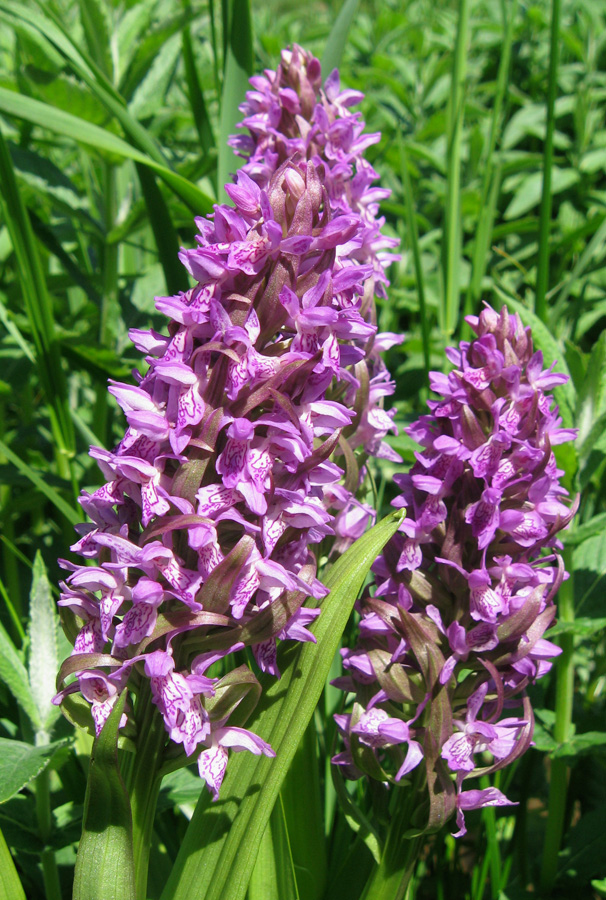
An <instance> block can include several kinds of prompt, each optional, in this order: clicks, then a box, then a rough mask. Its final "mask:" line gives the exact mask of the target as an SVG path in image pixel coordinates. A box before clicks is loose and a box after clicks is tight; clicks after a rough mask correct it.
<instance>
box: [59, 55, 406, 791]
mask: <svg viewBox="0 0 606 900" xmlns="http://www.w3.org/2000/svg"><path fill="white" fill-rule="evenodd" d="M251 85H252V90H251V91H249V93H248V95H247V99H246V101H245V104H244V106H243V111H244V114H245V120H244V127H245V128H246V129H247V130H248V133H247V134H244V135H240V136H238V137H237V138H234V139H233V141H232V143H233V145H234V146H235V147H237V149H238V152H240V153H243V154H244V155H245V156H246V157H247V162H246V164H245V165H244V166H243V167H242V169H241V170H240V171H239V172H238V173H237V175H236V176H235V179H234V183H233V184H230V185H227V186H226V192H227V194H228V196H229V197H230V200H231V202H232V205H216V206H215V207H214V211H213V213H212V214H211V215H209V216H207V217H206V218H198V219H197V220H196V224H197V227H198V231H199V233H198V236H197V242H196V246H195V247H193V248H190V249H183V250H182V251H181V253H180V254H179V255H180V259H181V261H182V263H183V265H184V266H185V268H186V269H187V271H188V272H189V274H190V275H191V276H192V278H193V279H194V280H195V282H196V283H195V285H194V286H193V287H192V288H190V289H189V290H187V291H185V292H182V293H179V294H178V295H176V296H173V297H158V298H156V307H157V309H158V310H159V312H161V313H162V314H164V315H166V316H167V317H168V319H169V322H168V323H167V329H166V333H164V334H163V333H159V332H157V331H143V330H140V329H135V330H133V331H132V332H131V335H130V336H131V339H132V340H133V343H134V344H135V346H136V347H137V348H138V349H139V350H140V351H141V353H142V354H143V355H144V358H145V374H144V375H140V374H138V373H136V376H135V378H136V384H123V383H118V382H113V381H112V382H111V383H110V388H109V390H110V392H111V393H112V395H113V396H114V397H115V399H116V400H117V402H118V404H119V405H120V406H121V408H122V410H123V411H124V415H125V417H126V421H127V423H128V427H127V428H126V431H125V434H124V436H123V438H122V440H121V441H120V442H119V444H118V445H117V446H116V447H115V448H113V449H112V450H104V449H101V448H92V449H91V455H92V456H93V458H94V459H96V461H97V462H98V464H99V467H100V469H101V471H102V473H103V475H104V477H105V479H106V484H104V485H103V486H102V487H101V488H99V489H98V490H96V491H95V492H94V493H92V494H86V493H85V494H83V495H82V498H81V503H82V507H83V509H84V510H85V512H86V513H87V515H88V516H89V517H90V519H91V523H89V524H87V525H83V526H81V527H80V528H79V529H78V535H79V540H78V541H77V543H75V544H74V545H73V547H72V551H73V552H74V553H77V554H80V555H81V556H82V557H84V558H85V559H86V560H88V561H92V562H93V563H94V564H93V565H91V566H88V565H74V564H73V563H69V562H66V563H65V567H66V569H67V570H68V575H67V577H66V579H65V582H64V584H63V585H62V588H63V593H62V598H61V601H60V602H61V605H62V606H63V607H66V608H68V609H70V610H71V611H72V612H73V613H75V615H76V616H78V617H79V618H80V619H81V620H82V622H83V625H82V627H81V629H80V631H79V633H78V634H77V636H76V638H75V647H74V653H77V654H82V655H83V657H84V658H85V661H84V662H82V669H81V670H80V673H78V671H76V673H75V675H76V679H77V680H76V681H75V682H74V683H73V685H69V686H68V688H66V690H67V691H71V692H73V691H75V690H78V689H80V690H81V692H82V693H83V695H84V696H85V697H87V698H88V699H89V702H91V704H92V712H93V715H94V717H95V722H97V721H98V722H101V721H102V720H103V719H104V717H106V714H107V710H108V709H109V708H110V706H111V705H112V704H113V703H114V702H115V697H117V695H118V692H119V691H121V690H123V689H124V687H125V685H126V683H127V681H128V674H129V673H130V671H131V670H132V668H133V666H135V662H136V678H137V679H138V680H139V681H141V680H143V685H141V684H139V685H138V688H139V690H138V691H137V692H136V697H135V702H134V708H133V709H132V710H131V711H130V712H129V722H130V723H131V724H132V725H133V729H132V732H133V733H136V728H137V727H138V724H140V723H138V722H137V719H138V702H139V697H140V696H142V694H143V693H144V692H145V691H146V690H147V691H148V692H149V693H150V695H151V702H152V703H153V704H154V706H155V707H156V708H157V710H158V711H159V714H160V715H161V716H162V718H163V721H164V725H165V729H166V732H167V735H168V737H169V738H170V740H171V741H172V742H173V743H174V744H177V745H180V746H181V747H182V748H183V752H184V754H185V756H186V757H192V756H195V755H197V756H198V761H199V768H200V774H201V776H202V777H203V778H204V780H205V781H206V782H207V784H208V786H209V789H210V790H211V792H212V793H213V796H214V797H215V798H216V796H217V794H218V791H219V787H220V784H221V781H222V778H223V774H224V772H225V766H226V763H227V753H228V748H229V747H232V749H238V750H239V749H246V750H249V751H250V752H253V753H265V754H266V755H272V753H273V751H272V750H271V748H269V747H268V745H267V744H266V743H265V742H263V741H262V740H261V738H258V737H256V736H255V735H253V734H252V733H251V732H248V731H245V730H243V729H239V728H235V727H232V726H231V725H230V724H229V722H228V719H229V715H231V712H233V709H235V708H236V706H237V705H238V698H239V697H241V691H240V686H239V685H240V684H243V685H245V686H246V685H249V683H250V673H248V670H247V673H248V674H242V679H243V680H242V682H241V683H240V681H238V679H239V678H240V676H239V675H237V672H239V670H234V672H236V674H234V672H232V673H228V674H229V676H230V677H232V676H233V679H234V684H232V683H231V682H229V681H228V682H227V683H225V684H224V685H223V687H222V688H221V703H222V704H223V705H222V706H221V709H222V710H224V709H225V708H229V709H230V710H231V711H230V712H229V714H228V715H227V716H223V717H222V718H221V719H220V720H217V719H216V717H215V714H214V713H213V709H214V703H215V700H216V698H215V696H214V695H215V690H218V688H217V685H218V684H219V681H218V680H217V679H218V678H219V676H218V675H217V676H216V677H212V678H210V677H207V676H206V675H205V674H204V672H205V666H206V663H205V662H203V661H201V660H200V657H196V658H194V659H193V660H192V656H194V655H195V653H196V652H197V651H199V650H201V649H202V650H203V651H204V652H203V654H202V656H204V657H205V658H206V656H205V654H211V657H212V654H213V653H215V656H214V657H213V658H214V661H215V662H216V663H217V664H218V665H223V666H225V665H226V662H225V657H227V655H228V653H229V651H230V650H233V651H234V652H237V649H241V648H242V647H243V646H244V645H245V644H246V645H248V646H250V647H251V648H252V652H253V654H254V656H255V658H256V660H257V663H258V665H259V667H260V668H261V669H262V670H263V671H267V672H271V673H272V674H274V675H275V676H277V677H279V670H278V664H277V658H276V650H277V644H278V643H279V642H280V641H286V640H290V641H292V640H295V641H314V640H315V638H314V636H313V633H312V631H311V630H309V626H311V625H312V623H313V620H314V619H315V617H316V616H317V615H318V614H319V608H315V609H307V608H303V602H304V600H305V598H306V597H307V596H311V597H313V598H314V599H315V600H317V601H320V600H321V599H322V598H323V597H324V596H326V593H327V591H326V589H325V588H324V586H323V585H322V584H321V583H320V581H319V580H318V578H317V577H316V567H317V563H316V556H315V553H314V549H315V547H316V546H317V545H318V544H320V542H325V543H324V544H323V550H322V553H325V552H327V551H328V552H329V553H331V552H332V553H333V554H334V553H337V552H341V551H342V550H344V549H345V548H346V547H347V546H349V544H351V543H352V541H353V540H355V539H356V537H358V536H359V535H360V534H361V533H362V532H363V530H364V528H365V527H366V525H367V523H369V522H370V521H372V518H373V514H372V512H371V511H370V509H369V508H368V507H367V506H366V505H365V504H364V503H363V502H362V501H361V500H360V499H359V498H357V497H356V496H355V494H356V492H357V490H358V488H360V487H361V482H362V477H363V473H364V468H363V467H364V463H365V460H366V457H367V456H368V455H372V454H374V455H377V456H383V457H387V458H390V459H395V458H396V456H395V455H394V453H393V451H391V450H390V449H389V447H388V445H387V443H386V442H385V437H386V435H387V434H388V433H389V432H394V431H395V426H394V424H393V418H392V416H393V414H392V413H390V412H386V411H385V410H384V409H383V406H384V403H385V399H386V398H387V397H389V396H390V394H392V393H393V390H394V384H393V382H392V381H391V379H390V378H389V375H388V373H387V371H386V369H385V366H384V364H383V362H382V361H381V358H380V355H379V351H380V350H381V349H385V348H387V347H388V346H391V345H393V344H395V343H398V342H399V341H400V340H401V337H398V336H396V335H393V334H386V335H380V334H377V328H376V315H375V310H374V297H375V296H381V297H384V296H385V287H386V285H387V284H388V282H387V276H386V272H385V268H386V266H387V265H388V264H389V263H390V262H391V261H392V260H393V259H394V258H396V257H394V255H393V253H391V252H390V251H391V250H392V249H393V246H394V244H395V243H396V242H395V240H394V239H393V238H389V237H386V236H384V235H383V234H381V226H382V225H383V220H382V219H381V218H380V217H379V216H378V204H379V201H380V200H381V199H382V198H383V197H386V196H387V195H388V193H389V192H388V191H385V190H383V189H378V188H377V187H376V186H374V185H373V182H374V181H375V180H376V178H377V175H376V173H375V172H374V170H373V169H372V167H371V166H370V165H369V164H368V163H367V162H366V161H365V160H364V157H363V153H364V150H365V149H366V148H367V147H368V146H369V145H370V144H374V143H376V141H377V140H378V139H379V136H378V135H368V134H365V132H364V123H363V121H362V118H361V116H360V114H359V113H356V112H352V111H351V106H352V105H353V104H355V103H357V102H359V100H360V99H361V95H358V94H356V93H355V92H351V91H342V90H341V89H340V86H339V78H338V73H336V72H333V73H332V74H330V75H329V77H328V79H327V80H326V82H325V84H324V86H323V85H322V77H321V71H320V64H319V63H318V61H317V60H316V59H314V57H312V56H311V55H310V54H307V53H305V52H304V51H303V50H301V48H299V47H293V48H292V50H288V51H285V52H284V53H283V54H282V58H281V63H280V66H279V68H278V70H277V71H276V72H274V73H271V72H269V73H266V74H265V75H264V76H258V77H257V78H254V79H252V81H251ZM356 457H358V459H359V463H358V461H356ZM352 460H353V461H354V463H352ZM352 468H353V472H351V471H350V469H352ZM345 470H347V471H345ZM360 472H362V476H360ZM345 483H347V487H345ZM225 634H228V635H230V636H231V635H233V640H231V646H230V647H228V648H227V649H226V648H225V641H226V638H225ZM241 636H243V638H242V640H240V637H241ZM229 640H230V638H227V641H229ZM216 654H218V655H216ZM108 657H109V658H110V659H113V660H115V661H116V664H117V666H122V667H123V668H124V667H126V668H124V672H125V673H126V677H125V679H124V681H123V682H120V684H119V685H117V684H116V683H115V681H114V680H112V679H114V675H113V674H111V673H110V674H109V675H106V674H105V672H104V668H107V660H108ZM211 657H208V658H211ZM196 659H197V660H198V662H196ZM220 660H223V662H219V661H220ZM209 664H210V663H209ZM97 669H98V670H99V674H98V676H94V677H95V678H97V680H96V681H94V680H91V679H92V678H93V676H89V675H88V674H87V673H89V672H90V671H94V672H97ZM133 677H134V676H133ZM224 677H225V678H227V677H228V675H226V674H225V675H224ZM247 679H248V680H247ZM236 682H237V683H236ZM230 692H231V693H230ZM239 692H240V693H239ZM64 695H65V692H64V691H60V693H59V694H58V695H57V701H58V702H60V700H61V698H62V697H63V696H64ZM232 696H233V697H234V701H233V704H232V706H231V707H230V705H229V703H228V702H227V700H226V699H225V698H226V697H227V698H229V697H232ZM217 702H218V701H217ZM217 715H218V714H217Z"/></svg>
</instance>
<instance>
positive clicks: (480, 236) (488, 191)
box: [465, 0, 518, 336]
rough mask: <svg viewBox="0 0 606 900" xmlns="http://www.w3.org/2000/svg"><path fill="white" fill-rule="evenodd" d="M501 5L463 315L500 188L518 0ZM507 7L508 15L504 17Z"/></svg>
mask: <svg viewBox="0 0 606 900" xmlns="http://www.w3.org/2000/svg"><path fill="white" fill-rule="evenodd" d="M502 7H503V18H504V19H505V22H504V24H505V35H504V38H503V48H502V51H501V60H500V62H499V72H498V75H497V90H496V94H495V98H494V102H493V107H492V116H491V122H490V135H489V138H488V144H487V147H486V152H485V154H484V175H483V178H482V190H481V194H480V221H479V223H478V229H477V231H476V237H475V240H474V246H473V257H472V264H471V276H470V279H469V288H468V290H467V296H466V298H465V315H471V314H472V313H475V310H476V307H477V304H478V301H479V299H480V294H481V290H482V279H483V277H484V274H485V272H486V266H487V263H488V252H489V250H490V241H491V237H492V229H493V225H494V220H495V214H496V208H497V201H498V199H499V192H500V187H501V165H500V162H496V163H495V150H496V145H497V138H498V135H499V132H500V130H501V113H502V110H503V102H504V99H505V94H506V92H507V88H508V84H509V66H510V62H511V45H512V42H513V27H514V24H515V17H516V12H517V7H518V0H513V3H511V5H510V6H508V5H507V4H505V3H503V4H502ZM508 9H509V18H507V10H508ZM468 336H469V335H468Z"/></svg>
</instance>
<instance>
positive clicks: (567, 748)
mask: <svg viewBox="0 0 606 900" xmlns="http://www.w3.org/2000/svg"><path fill="white" fill-rule="evenodd" d="M590 753H606V732H604V731H586V732H585V733H584V734H575V735H574V736H573V737H571V738H570V740H569V741H565V742H564V743H563V744H559V745H558V747H557V748H556V749H555V750H554V751H553V753H552V754H551V756H552V758H553V759H555V758H562V757H566V759H576V757H578V756H587V755H588V754H590Z"/></svg>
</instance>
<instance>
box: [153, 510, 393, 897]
mask: <svg viewBox="0 0 606 900" xmlns="http://www.w3.org/2000/svg"><path fill="white" fill-rule="evenodd" d="M401 521H402V511H400V512H396V513H392V514H391V515H389V516H387V517H386V518H385V519H383V520H382V521H381V522H380V523H379V524H378V525H376V526H375V527H374V528H373V529H371V530H370V531H369V532H368V533H367V534H365V535H364V536H363V537H361V538H360V539H359V540H358V541H356V543H355V544H354V545H353V546H352V547H350V549H349V550H348V551H347V552H346V553H344V554H343V556H342V557H341V558H340V559H339V560H338V561H337V562H336V563H335V564H334V565H333V566H332V568H331V569H330V571H329V572H328V574H327V575H326V576H325V577H324V579H323V580H324V584H325V585H326V587H328V588H329V589H330V591H331V593H330V595H329V596H328V597H327V598H326V599H325V600H324V601H323V604H322V614H321V615H320V617H319V618H318V620H317V622H316V623H315V624H314V626H312V630H313V631H314V634H315V636H316V639H317V644H311V643H307V644H305V645H297V646H295V647H290V648H288V649H286V650H284V651H283V652H282V653H281V654H280V669H281V671H282V678H281V679H280V680H279V681H277V680H275V679H270V678H268V677H264V678H262V679H261V680H262V682H263V685H264V694H263V696H262V698H261V700H260V702H259V706H258V707H257V710H256V714H255V716H254V718H253V720H252V722H251V725H250V727H251V729H252V730H253V731H255V732H256V733H257V734H259V735H260V736H261V737H262V738H263V739H264V740H267V741H269V743H270V744H271V746H272V747H273V749H274V750H275V751H276V758H275V759H268V758H267V757H261V758H257V757H253V756H251V755H250V754H246V753H240V754H238V755H237V756H235V757H232V758H231V759H230V761H229V765H228V767H227V775H226V778H225V783H224V785H223V787H222V796H221V798H220V799H219V801H218V802H217V803H213V804H212V805H210V804H209V802H208V796H205V795H204V794H203V797H202V799H201V801H200V803H198V806H197V807H196V812H195V813H194V816H193V818H192V821H191V823H190V826H189V828H188V830H187V832H186V835H185V838H184V840H183V842H182V844H181V848H180V851H179V855H178V857H177V860H176V862H175V865H174V867H173V871H172V874H171V877H170V879H169V881H168V884H167V885H166V888H165V890H164V892H163V894H162V900H186V898H188V900H189V898H191V897H192V896H195V897H196V900H221V898H227V897H229V900H242V898H243V897H244V896H245V893H246V888H247V885H248V882H249V879H250V874H251V872H252V869H253V866H254V863H255V859H256V855H257V851H258V847H259V842H260V840H261V838H262V835H263V832H264V830H265V827H266V826H267V823H268V821H269V817H270V814H271V810H272V809H273V806H274V803H275V801H276V797H277V796H278V793H279V791H280V787H281V784H282V781H283V779H284V777H285V775H286V772H287V771H288V768H289V766H290V763H291V760H292V758H293V756H294V754H295V752H296V749H297V747H298V745H299V742H300V740H301V738H302V736H303V733H304V731H305V728H306V727H307V723H308V722H309V720H310V719H311V717H312V715H313V711H314V709H315V706H316V704H317V702H318V699H319V697H320V694H321V692H322V688H323V687H324V683H325V680H326V676H327V673H328V671H329V669H330V665H331V663H332V660H333V657H334V654H335V651H336V649H337V647H338V645H339V641H340V638H341V634H342V633H343V629H344V627H345V625H346V623H347V619H348V618H349V615H350V613H351V610H352V608H353V604H354V602H355V599H356V597H357V595H358V592H359V591H360V589H361V587H362V585H363V584H364V581H365V579H366V577H367V575H368V572H369V571H370V566H371V565H372V563H373V562H374V561H375V559H376V558H377V556H378V554H379V553H380V552H381V550H382V549H383V547H384V546H385V544H386V543H387V541H388V540H389V539H390V538H391V537H392V536H393V535H394V534H395V532H396V531H397V529H398V527H399V525H400V522H401ZM205 794H206V792H205ZM240 798H241V799H240ZM202 848H204V850H203V851H202Z"/></svg>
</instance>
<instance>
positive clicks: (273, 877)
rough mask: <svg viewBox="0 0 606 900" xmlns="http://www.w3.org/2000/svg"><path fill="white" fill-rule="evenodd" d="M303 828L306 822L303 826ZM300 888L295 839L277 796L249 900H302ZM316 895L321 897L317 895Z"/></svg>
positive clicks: (262, 844)
mask: <svg viewBox="0 0 606 900" xmlns="http://www.w3.org/2000/svg"><path fill="white" fill-rule="evenodd" d="M301 825H302V827H304V823H303V822H302V823H301ZM304 896H305V895H304V894H300V893H299V890H298V886H297V875H296V871H295V864H294V861H293V840H292V838H291V836H290V834H289V830H288V826H287V824H286V816H285V811H284V803H283V800H282V797H281V796H280V797H278V800H277V802H276V805H275V806H274V808H273V809H272V811H271V816H270V817H269V823H268V825H267V827H266V829H265V831H264V832H263V837H262V838H261V843H260V844H259V852H258V854H257V861H256V864H255V867H254V869H253V871H252V875H251V879H250V883H249V885H248V893H247V900H303V897H304ZM317 896H321V895H320V894H318V895H317Z"/></svg>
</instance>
